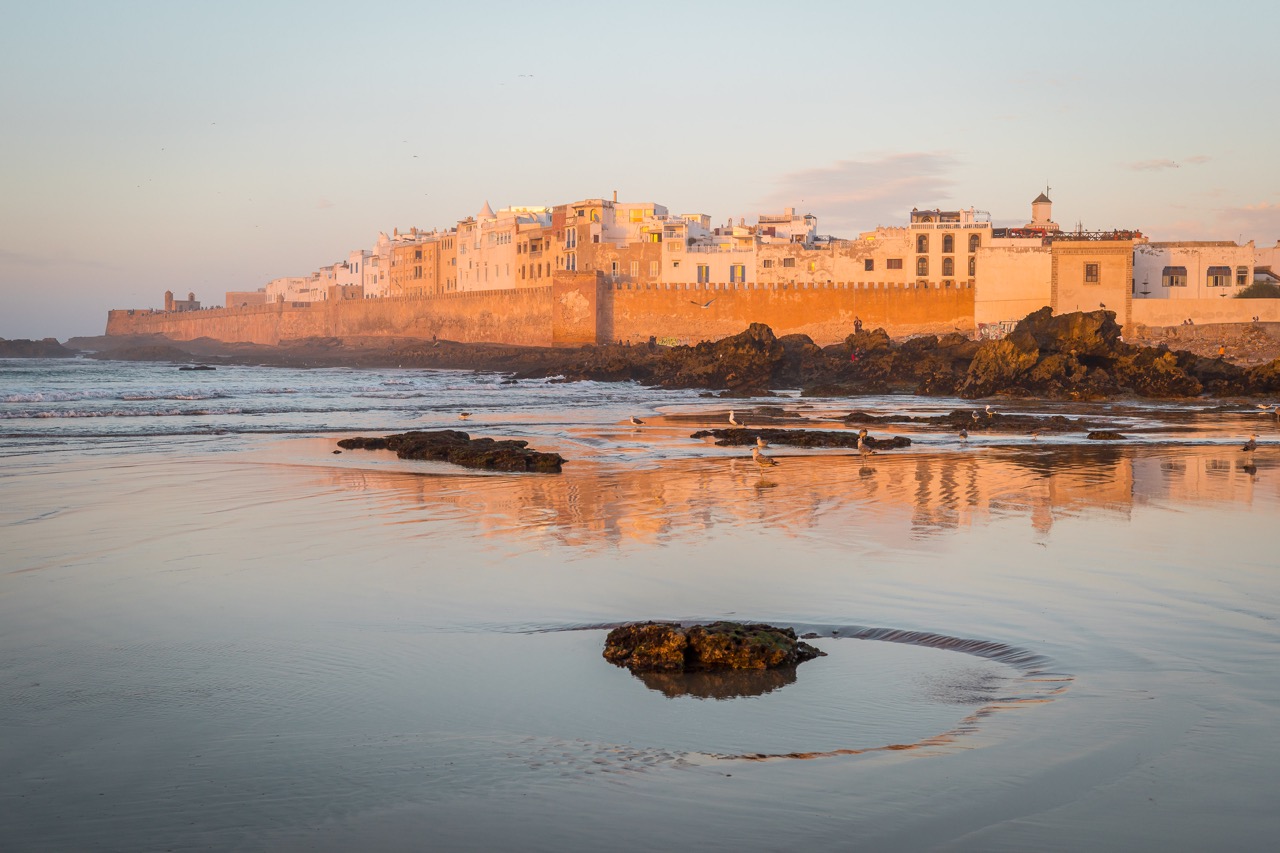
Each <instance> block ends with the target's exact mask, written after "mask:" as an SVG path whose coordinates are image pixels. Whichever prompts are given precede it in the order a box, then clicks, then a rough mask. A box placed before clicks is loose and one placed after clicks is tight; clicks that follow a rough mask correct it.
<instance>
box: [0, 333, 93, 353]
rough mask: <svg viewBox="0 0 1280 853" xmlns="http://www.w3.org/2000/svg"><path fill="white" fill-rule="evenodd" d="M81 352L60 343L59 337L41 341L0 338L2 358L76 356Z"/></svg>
mask: <svg viewBox="0 0 1280 853" xmlns="http://www.w3.org/2000/svg"><path fill="white" fill-rule="evenodd" d="M79 354H80V353H79V351H78V350H74V349H68V348H67V347H64V346H63V345H62V344H60V343H58V340H57V338H44V339H42V340H39V341H33V340H29V339H27V338H17V339H15V340H7V339H5V338H0V358H75V357H76V356H77V355H79Z"/></svg>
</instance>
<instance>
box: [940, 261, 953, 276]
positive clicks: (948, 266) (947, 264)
mask: <svg viewBox="0 0 1280 853" xmlns="http://www.w3.org/2000/svg"><path fill="white" fill-rule="evenodd" d="M942 274H943V275H955V274H956V260H955V258H943V259H942Z"/></svg>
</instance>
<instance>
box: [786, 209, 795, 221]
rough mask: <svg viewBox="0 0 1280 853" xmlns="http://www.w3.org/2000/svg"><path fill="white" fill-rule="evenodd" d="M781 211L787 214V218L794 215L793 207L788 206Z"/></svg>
mask: <svg viewBox="0 0 1280 853" xmlns="http://www.w3.org/2000/svg"><path fill="white" fill-rule="evenodd" d="M783 212H784V213H785V214H786V215H787V218H788V219H790V218H792V217H793V216H795V215H796V209H795V208H794V207H788V208H786V209H785V210H784V211H783Z"/></svg>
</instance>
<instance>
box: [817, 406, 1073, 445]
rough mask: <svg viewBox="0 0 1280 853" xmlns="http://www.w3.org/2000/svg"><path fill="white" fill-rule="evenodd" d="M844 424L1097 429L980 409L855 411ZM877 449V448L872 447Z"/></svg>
mask: <svg viewBox="0 0 1280 853" xmlns="http://www.w3.org/2000/svg"><path fill="white" fill-rule="evenodd" d="M842 420H844V422H845V423H847V424H850V425H861V424H927V425H930V426H944V427H950V428H951V429H953V430H959V429H966V430H968V431H969V432H972V433H979V432H1009V433H1016V432H1030V431H1032V430H1039V431H1040V432H1083V431H1085V430H1090V429H1096V427H1095V426H1094V425H1093V424H1092V423H1091V422H1089V421H1086V420H1085V419H1084V418H1068V417H1066V416H1064V415H1023V414H1005V413H1004V412H998V411H995V410H992V411H987V410H986V409H984V408H983V407H981V406H979V407H978V408H975V409H953V410H952V411H950V412H948V413H947V414H945V415H873V414H870V413H868V412H863V411H854V412H850V413H849V414H847V415H845V416H844V418H843V419H842ZM873 446H874V445H873Z"/></svg>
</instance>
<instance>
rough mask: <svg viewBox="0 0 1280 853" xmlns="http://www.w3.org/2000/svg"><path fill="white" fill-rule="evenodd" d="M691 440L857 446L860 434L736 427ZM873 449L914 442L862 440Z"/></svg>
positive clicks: (742, 444)
mask: <svg viewBox="0 0 1280 853" xmlns="http://www.w3.org/2000/svg"><path fill="white" fill-rule="evenodd" d="M689 437H690V438H714V439H715V440H716V441H715V444H716V446H717V447H747V446H755V444H756V439H757V438H763V439H764V440H765V441H767V442H769V443H770V444H777V445H786V446H789V447H857V446H858V434H857V433H856V432H853V431H852V430H813V429H758V428H753V427H734V428H731V429H702V430H698V431H697V432H695V433H694V434H693V435H691V436H689ZM863 441H864V443H865V444H866V446H867V447H870V448H871V449H872V450H898V449H900V448H903V447H910V446H911V439H909V438H907V437H906V436H905V435H895V436H893V437H892V438H873V437H871V436H869V435H868V436H866V437H865V438H864V439H863Z"/></svg>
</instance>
